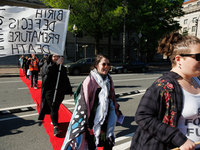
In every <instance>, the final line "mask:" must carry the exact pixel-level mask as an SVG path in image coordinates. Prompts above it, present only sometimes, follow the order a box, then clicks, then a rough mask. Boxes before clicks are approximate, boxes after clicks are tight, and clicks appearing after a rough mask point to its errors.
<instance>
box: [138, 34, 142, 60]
mask: <svg viewBox="0 0 200 150" xmlns="http://www.w3.org/2000/svg"><path fill="white" fill-rule="evenodd" d="M141 37H142V33H141V31H140V33H139V34H138V38H139V56H138V58H139V60H140V38H141Z"/></svg>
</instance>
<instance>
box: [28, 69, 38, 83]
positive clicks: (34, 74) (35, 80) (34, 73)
mask: <svg viewBox="0 0 200 150" xmlns="http://www.w3.org/2000/svg"><path fill="white" fill-rule="evenodd" d="M30 75H31V86H33V76H34V87H37V81H38V71H30Z"/></svg>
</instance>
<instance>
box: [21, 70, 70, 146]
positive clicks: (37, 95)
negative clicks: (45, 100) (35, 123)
mask: <svg viewBox="0 0 200 150" xmlns="http://www.w3.org/2000/svg"><path fill="white" fill-rule="evenodd" d="M19 74H20V78H21V80H22V81H23V82H24V83H25V84H26V85H27V87H28V88H29V91H30V94H31V96H32V99H33V101H34V102H35V103H36V104H37V111H38V112H39V111H40V101H41V86H42V81H38V89H34V88H30V85H31V81H30V80H28V79H26V78H25V75H24V74H23V71H22V69H19ZM58 114H59V119H58V123H59V124H60V127H59V129H60V131H61V134H59V136H58V137H55V136H54V135H53V125H51V118H50V115H46V116H45V118H44V120H43V121H42V124H43V126H44V128H45V130H46V132H47V134H48V135H49V138H50V142H51V144H52V146H53V149H54V150H60V149H61V147H62V144H63V141H64V139H65V134H66V131H67V127H68V125H69V122H70V119H71V116H72V113H71V112H70V111H69V110H68V109H67V108H66V107H65V106H64V105H63V104H61V105H60V109H59V112H58Z"/></svg>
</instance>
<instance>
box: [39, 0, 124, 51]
mask: <svg viewBox="0 0 200 150" xmlns="http://www.w3.org/2000/svg"><path fill="white" fill-rule="evenodd" d="M41 1H42V2H43V3H44V4H45V5H47V6H51V7H54V8H61V9H68V6H69V5H70V6H71V9H70V17H69V23H68V30H69V31H72V32H73V30H72V29H73V25H74V24H76V26H77V27H78V31H77V32H80V31H84V33H85V34H86V35H89V36H91V37H94V38H95V54H97V53H98V50H99V39H100V37H101V36H102V35H104V34H106V35H109V36H111V35H112V33H113V32H114V31H116V29H119V28H120V26H121V24H122V21H123V20H122V19H121V17H122V16H123V7H122V2H121V1H120V0H41ZM120 32H121V31H120Z"/></svg>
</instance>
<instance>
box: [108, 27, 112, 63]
mask: <svg viewBox="0 0 200 150" xmlns="http://www.w3.org/2000/svg"><path fill="white" fill-rule="evenodd" d="M111 35H112V31H111V29H109V31H108V59H109V60H110V59H111V56H110V54H111Z"/></svg>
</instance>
